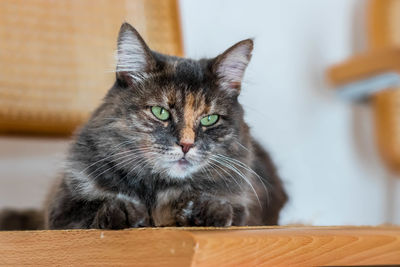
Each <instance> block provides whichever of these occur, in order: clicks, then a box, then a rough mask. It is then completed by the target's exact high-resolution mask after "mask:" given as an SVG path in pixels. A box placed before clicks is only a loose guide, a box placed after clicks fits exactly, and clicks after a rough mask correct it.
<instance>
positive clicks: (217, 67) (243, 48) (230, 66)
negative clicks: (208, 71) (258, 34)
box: [212, 39, 253, 95]
mask: <svg viewBox="0 0 400 267" xmlns="http://www.w3.org/2000/svg"><path fill="white" fill-rule="evenodd" d="M252 51H253V40H252V39H246V40H243V41H240V42H238V43H237V44H235V45H233V46H232V47H230V48H229V49H227V50H226V51H225V52H224V53H222V54H221V55H219V56H218V57H216V59H215V61H214V64H213V66H212V71H213V72H214V74H215V75H216V76H217V80H218V84H219V87H220V88H221V89H222V90H225V91H226V92H227V93H229V94H233V95H238V94H239V93H240V87H241V84H242V79H243V75H244V72H245V70H246V68H247V65H248V64H249V62H250V59H251V52H252Z"/></svg>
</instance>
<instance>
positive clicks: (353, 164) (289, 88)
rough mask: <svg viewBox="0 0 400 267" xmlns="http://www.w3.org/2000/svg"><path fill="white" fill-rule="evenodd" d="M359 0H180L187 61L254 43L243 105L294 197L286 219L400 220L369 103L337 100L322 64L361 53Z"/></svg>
mask: <svg viewBox="0 0 400 267" xmlns="http://www.w3.org/2000/svg"><path fill="white" fill-rule="evenodd" d="M366 3H367V1H364V0H358V1H357V0H330V1H320V0H307V1H305V0H303V1H298V0H286V1H274V0H268V1H255V0H246V1H243V0H222V1H221V0H220V1H215V0H202V1H198V0H181V1H180V4H181V17H182V18H181V19H182V24H183V34H184V44H185V50H186V55H187V56H189V57H194V58H199V57H204V56H210V57H211V56H215V55H217V54H218V53H220V52H222V51H223V50H224V49H226V48H228V47H229V46H230V45H232V44H234V43H235V42H237V41H239V40H242V39H245V38H248V37H255V50H254V55H253V59H252V62H251V64H250V66H249V69H248V72H247V73H246V77H245V83H244V84H245V85H244V88H243V92H242V96H241V102H242V104H243V105H244V107H245V110H246V112H247V116H246V117H247V121H248V122H249V124H250V125H251V126H252V129H253V134H254V135H255V136H256V137H258V138H259V140H261V142H262V143H263V144H264V145H265V146H266V147H267V148H268V149H269V150H270V152H271V154H272V156H273V158H274V159H275V161H276V163H277V165H278V168H279V171H280V174H281V176H282V177H283V179H284V181H285V183H286V187H287V190H288V192H289V195H290V198H291V201H290V203H289V204H288V205H287V207H286V209H285V210H284V213H283V216H282V219H281V222H282V223H311V224H317V225H332V224H337V225H340V224H372V225H375V224H381V223H385V222H392V223H395V222H397V223H400V210H399V209H400V198H399V197H398V198H397V199H395V197H394V196H395V195H400V179H394V178H393V179H390V178H389V175H388V174H387V172H386V170H385V168H384V167H383V166H382V164H381V162H380V160H379V158H378V156H377V151H376V148H375V145H374V143H373V132H372V131H373V124H372V116H371V115H372V114H371V110H370V109H369V107H368V105H360V104H358V105H355V104H354V103H350V102H346V101H343V100H342V99H338V97H337V96H336V95H335V94H334V92H333V90H331V89H330V88H329V86H328V85H327V83H326V82H325V79H324V71H325V69H326V68H327V66H329V65H331V64H333V63H336V62H340V61H341V60H344V59H346V58H348V57H349V56H351V55H353V54H354V53H355V52H357V51H361V50H363V49H365V48H364V47H366V45H365V41H364V32H363V27H364V25H363V22H364V21H363V19H364V12H365V9H366V6H365V5H366Z"/></svg>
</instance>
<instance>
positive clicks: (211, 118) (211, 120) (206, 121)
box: [200, 114, 219, 126]
mask: <svg viewBox="0 0 400 267" xmlns="http://www.w3.org/2000/svg"><path fill="white" fill-rule="evenodd" d="M218 118H219V116H218V115H215V114H213V115H208V116H205V117H204V118H202V119H201V120H200V122H201V125H203V126H211V125H213V124H215V123H216V122H217V121H218Z"/></svg>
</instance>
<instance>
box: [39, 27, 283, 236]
mask: <svg viewBox="0 0 400 267" xmlns="http://www.w3.org/2000/svg"><path fill="white" fill-rule="evenodd" d="M252 49H253V41H252V40H250V39H248V40H244V41H241V42H239V43H237V44H235V45H234V46H232V47H231V48H229V49H228V50H226V51H225V52H224V53H223V54H221V55H219V56H218V57H216V58H214V59H201V60H191V59H183V58H178V57H172V56H166V55H162V54H159V53H157V52H154V51H151V50H150V49H149V48H148V47H147V45H146V43H145V42H144V41H143V39H142V38H141V37H140V35H139V34H138V32H137V31H136V30H135V29H134V28H133V27H132V26H131V25H129V24H127V23H125V24H123V25H122V27H121V30H120V33H119V37H118V55H117V58H118V61H117V69H116V72H117V79H116V82H115V84H114V86H113V87H112V88H111V89H110V91H109V92H108V94H107V95H106V97H105V98H104V101H103V103H102V105H101V106H100V107H99V108H98V109H97V110H96V111H95V112H94V114H93V115H92V117H91V119H90V120H89V121H88V123H87V124H86V125H85V126H84V127H83V128H82V129H81V130H80V132H79V133H78V134H77V137H76V141H75V143H74V144H73V146H72V148H71V150H70V152H69V158H68V167H67V168H66V170H65V172H64V174H63V177H62V178H61V179H60V180H59V182H58V184H57V185H56V188H55V189H54V190H53V192H52V194H51V196H50V199H49V203H48V210H47V212H46V213H47V214H46V222H47V228H49V229H68V228H104V229H121V228H128V227H143V226H230V225H271V224H276V223H277V221H278V215H279V211H280V209H281V208H282V206H283V205H284V203H285V202H286V199H287V196H286V194H285V192H284V189H283V187H282V184H281V181H280V180H279V178H278V176H277V174H276V171H275V168H274V166H273V164H272V162H271V160H270V158H269V156H268V154H267V153H266V152H265V151H264V149H263V148H262V147H261V146H260V145H259V144H258V143H257V142H256V141H255V140H254V139H253V138H252V137H251V136H250V133H249V128H248V126H247V125H246V123H245V122H244V120H243V109H242V107H241V105H240V104H239V102H238V95H239V93H240V88H241V81H242V77H243V74H244V72H245V69H246V67H247V65H248V63H249V61H250V58H251V52H252Z"/></svg>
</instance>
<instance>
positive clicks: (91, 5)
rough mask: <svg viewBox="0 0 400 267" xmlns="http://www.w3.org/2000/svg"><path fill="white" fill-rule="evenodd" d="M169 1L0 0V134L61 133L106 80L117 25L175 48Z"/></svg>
mask: <svg viewBox="0 0 400 267" xmlns="http://www.w3.org/2000/svg"><path fill="white" fill-rule="evenodd" d="M177 5H178V4H177V0H163V1H158V0H113V1H107V0H98V1H94V0H58V1H52V0H32V1H25V0H2V1H0V133H2V134H4V133H35V134H41V135H43V134H47V135H48V134H59V135H60V134H61V135H69V134H71V132H73V131H74V129H75V128H76V127H77V126H78V125H80V124H82V123H83V122H84V121H85V120H86V119H87V118H88V116H89V114H90V112H91V111H93V109H94V108H95V107H96V106H97V105H98V104H99V102H100V100H101V99H102V98H103V96H104V95H105V93H106V92H107V90H108V89H109V88H110V87H111V86H112V83H113V81H114V77H115V74H114V73H113V71H114V51H115V49H116V41H117V35H118V31H119V27H120V25H121V24H122V22H124V21H128V22H130V23H132V25H134V26H135V27H136V28H137V29H138V31H139V32H140V33H141V34H142V36H143V37H144V38H145V39H146V41H147V42H148V43H149V45H150V47H151V48H152V49H155V50H158V51H161V52H164V53H167V54H173V55H181V54H182V42H181V33H180V27H179V20H178V6H177Z"/></svg>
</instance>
